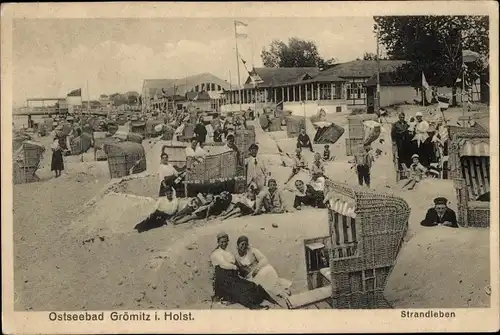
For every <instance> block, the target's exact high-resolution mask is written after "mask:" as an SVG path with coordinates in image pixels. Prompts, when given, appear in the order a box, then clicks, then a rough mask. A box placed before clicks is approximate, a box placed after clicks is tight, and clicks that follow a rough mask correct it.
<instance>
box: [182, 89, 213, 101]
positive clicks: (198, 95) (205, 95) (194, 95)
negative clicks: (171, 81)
mask: <svg viewBox="0 0 500 335" xmlns="http://www.w3.org/2000/svg"><path fill="white" fill-rule="evenodd" d="M210 93H211V92H206V91H203V92H187V93H186V98H187V99H188V100H195V99H196V100H200V101H201V100H210V99H211V98H212V97H211V96H210Z"/></svg>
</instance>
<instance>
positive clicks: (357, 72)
mask: <svg viewBox="0 0 500 335" xmlns="http://www.w3.org/2000/svg"><path fill="white" fill-rule="evenodd" d="M406 63H408V61H405V60H382V59H381V60H380V72H394V71H396V70H397V69H398V68H400V67H401V66H402V65H404V64H406ZM375 73H377V61H376V60H355V61H352V62H347V63H340V64H335V65H333V66H332V67H330V68H328V69H326V70H324V71H322V72H321V73H320V74H319V75H318V76H317V77H316V78H314V79H316V80H320V79H322V78H323V77H328V76H332V75H333V76H338V77H341V78H367V77H368V78H370V77H372V76H373V75H374V74H375Z"/></svg>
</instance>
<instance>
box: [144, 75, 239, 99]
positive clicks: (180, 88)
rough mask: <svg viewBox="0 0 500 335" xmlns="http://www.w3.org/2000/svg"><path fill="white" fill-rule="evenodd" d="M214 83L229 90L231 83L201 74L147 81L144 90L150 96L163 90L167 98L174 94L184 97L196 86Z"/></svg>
mask: <svg viewBox="0 0 500 335" xmlns="http://www.w3.org/2000/svg"><path fill="white" fill-rule="evenodd" d="M209 82H211V83H214V84H216V85H219V86H221V87H222V88H224V89H228V88H229V83H228V82H227V81H225V80H222V79H220V78H218V77H216V76H214V75H213V74H211V73H201V74H197V75H193V76H188V77H185V78H180V79H145V80H144V83H143V90H148V93H149V96H154V95H155V94H157V93H160V92H161V90H162V89H163V90H164V92H165V93H166V95H167V96H172V95H174V94H180V95H184V94H186V92H187V91H189V90H191V89H192V88H193V87H194V86H196V85H199V84H202V83H209Z"/></svg>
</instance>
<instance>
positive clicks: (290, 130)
mask: <svg viewBox="0 0 500 335" xmlns="http://www.w3.org/2000/svg"><path fill="white" fill-rule="evenodd" d="M285 120H286V134H287V136H288V137H289V138H294V137H297V136H299V131H300V129H301V128H305V127H306V120H305V119H304V118H303V117H299V116H294V115H288V116H286V117H285Z"/></svg>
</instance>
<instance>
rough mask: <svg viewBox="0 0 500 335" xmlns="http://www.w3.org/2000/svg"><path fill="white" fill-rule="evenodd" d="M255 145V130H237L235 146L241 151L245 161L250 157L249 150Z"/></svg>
mask: <svg viewBox="0 0 500 335" xmlns="http://www.w3.org/2000/svg"><path fill="white" fill-rule="evenodd" d="M253 143H255V130H254V129H252V130H248V129H237V130H235V132H234V144H236V147H237V148H238V150H239V151H240V153H241V155H242V157H243V159H244V158H247V157H248V156H249V155H250V152H249V151H248V148H249V147H250V145H251V144H253Z"/></svg>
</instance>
